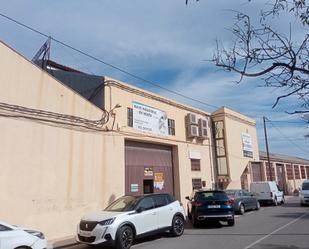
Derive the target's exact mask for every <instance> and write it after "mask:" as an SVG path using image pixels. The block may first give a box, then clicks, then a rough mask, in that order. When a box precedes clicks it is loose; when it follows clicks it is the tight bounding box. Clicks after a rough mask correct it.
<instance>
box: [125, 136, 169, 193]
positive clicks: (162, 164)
mask: <svg viewBox="0 0 309 249" xmlns="http://www.w3.org/2000/svg"><path fill="white" fill-rule="evenodd" d="M172 162H173V157H172V147H170V146H165V145H159V144H150V143H140V142H135V141H126V142H125V193H126V194H127V195H142V194H146V193H147V194H148V193H169V194H172V195H173V194H174V179H173V163H172Z"/></svg>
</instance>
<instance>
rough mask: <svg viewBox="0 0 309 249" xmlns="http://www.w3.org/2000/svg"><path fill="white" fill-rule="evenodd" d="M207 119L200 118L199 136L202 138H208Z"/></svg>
mask: <svg viewBox="0 0 309 249" xmlns="http://www.w3.org/2000/svg"><path fill="white" fill-rule="evenodd" d="M207 127H208V125H207V120H206V119H201V118H200V119H199V120H198V128H199V137H200V138H207V137H208V132H207Z"/></svg>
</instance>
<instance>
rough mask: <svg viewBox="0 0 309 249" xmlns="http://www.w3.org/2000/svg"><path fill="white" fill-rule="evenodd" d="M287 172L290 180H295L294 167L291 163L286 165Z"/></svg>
mask: <svg viewBox="0 0 309 249" xmlns="http://www.w3.org/2000/svg"><path fill="white" fill-rule="evenodd" d="M286 174H287V177H288V180H293V179H294V178H293V168H292V165H291V164H288V165H286Z"/></svg>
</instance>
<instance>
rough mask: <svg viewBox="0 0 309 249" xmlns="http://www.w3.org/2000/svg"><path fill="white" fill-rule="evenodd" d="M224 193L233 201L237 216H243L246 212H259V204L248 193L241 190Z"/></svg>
mask: <svg viewBox="0 0 309 249" xmlns="http://www.w3.org/2000/svg"><path fill="white" fill-rule="evenodd" d="M225 193H226V194H227V195H228V197H230V198H231V199H232V200H234V211H235V212H236V213H238V214H244V213H245V211H247V210H253V209H254V210H259V209H260V203H259V201H258V200H257V198H256V197H255V196H254V195H253V194H252V193H250V192H248V191H246V190H242V189H230V190H226V191H225Z"/></svg>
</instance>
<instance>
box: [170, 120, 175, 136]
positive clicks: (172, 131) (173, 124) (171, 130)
mask: <svg viewBox="0 0 309 249" xmlns="http://www.w3.org/2000/svg"><path fill="white" fill-rule="evenodd" d="M168 135H172V136H175V120H174V119H168Z"/></svg>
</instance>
